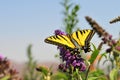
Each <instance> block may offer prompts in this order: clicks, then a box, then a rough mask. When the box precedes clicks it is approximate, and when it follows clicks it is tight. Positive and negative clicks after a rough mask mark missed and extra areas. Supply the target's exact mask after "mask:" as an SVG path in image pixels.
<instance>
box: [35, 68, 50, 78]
mask: <svg viewBox="0 0 120 80" xmlns="http://www.w3.org/2000/svg"><path fill="white" fill-rule="evenodd" d="M36 70H37V71H39V72H41V73H43V74H44V75H46V76H47V75H48V73H49V70H48V68H46V67H43V66H39V67H38V68H36Z"/></svg>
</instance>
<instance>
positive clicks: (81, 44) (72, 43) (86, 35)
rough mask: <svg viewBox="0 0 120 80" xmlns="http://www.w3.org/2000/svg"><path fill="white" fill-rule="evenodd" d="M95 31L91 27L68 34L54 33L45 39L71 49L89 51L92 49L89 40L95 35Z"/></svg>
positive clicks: (47, 41)
mask: <svg viewBox="0 0 120 80" xmlns="http://www.w3.org/2000/svg"><path fill="white" fill-rule="evenodd" d="M94 33H95V32H94V31H93V30H90V29H86V30H78V31H76V32H73V33H72V34H68V35H54V36H50V37H48V38H46V39H45V42H46V43H50V44H54V45H58V46H63V47H68V48H69V49H71V50H75V49H78V48H82V49H84V51H85V52H88V50H89V49H90V45H89V42H90V40H91V38H92V37H93V35H94Z"/></svg>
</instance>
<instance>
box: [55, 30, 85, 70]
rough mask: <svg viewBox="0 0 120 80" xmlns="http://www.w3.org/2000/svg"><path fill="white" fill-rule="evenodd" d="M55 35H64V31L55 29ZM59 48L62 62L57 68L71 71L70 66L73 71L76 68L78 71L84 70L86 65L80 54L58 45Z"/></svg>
mask: <svg viewBox="0 0 120 80" xmlns="http://www.w3.org/2000/svg"><path fill="white" fill-rule="evenodd" d="M55 35H66V34H65V33H64V32H62V31H60V30H56V31H55ZM58 49H59V50H60V59H61V60H62V62H63V63H61V64H60V65H59V69H60V70H62V71H65V72H66V71H68V72H71V68H72V67H73V71H75V70H76V69H78V70H79V71H85V70H86V65H85V63H84V59H83V58H82V57H81V55H80V54H75V53H72V52H71V51H70V50H69V49H66V48H65V47H63V46H58Z"/></svg>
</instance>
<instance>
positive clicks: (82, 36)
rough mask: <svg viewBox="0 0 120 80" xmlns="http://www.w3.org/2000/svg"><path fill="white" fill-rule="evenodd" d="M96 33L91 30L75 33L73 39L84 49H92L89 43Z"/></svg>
mask: <svg viewBox="0 0 120 80" xmlns="http://www.w3.org/2000/svg"><path fill="white" fill-rule="evenodd" d="M94 33H95V32H94V31H93V30H89V29H86V30H78V31H76V32H73V34H72V39H74V41H75V42H77V44H78V45H79V46H81V47H84V48H86V47H88V48H89V47H90V46H89V42H90V40H91V38H92V37H93V35H94ZM88 48H86V49H88Z"/></svg>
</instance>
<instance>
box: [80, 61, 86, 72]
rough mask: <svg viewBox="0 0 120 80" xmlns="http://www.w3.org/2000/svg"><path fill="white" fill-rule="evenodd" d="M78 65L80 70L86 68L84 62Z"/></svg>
mask: <svg viewBox="0 0 120 80" xmlns="http://www.w3.org/2000/svg"><path fill="white" fill-rule="evenodd" d="M80 66H81V68H80V71H85V70H86V65H85V63H83V62H81V64H80Z"/></svg>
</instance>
